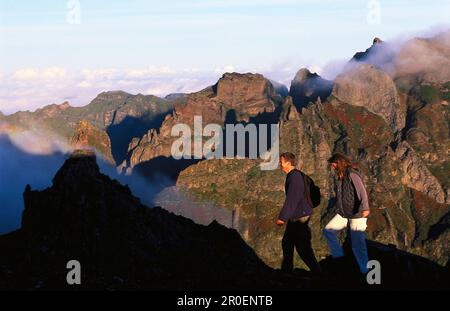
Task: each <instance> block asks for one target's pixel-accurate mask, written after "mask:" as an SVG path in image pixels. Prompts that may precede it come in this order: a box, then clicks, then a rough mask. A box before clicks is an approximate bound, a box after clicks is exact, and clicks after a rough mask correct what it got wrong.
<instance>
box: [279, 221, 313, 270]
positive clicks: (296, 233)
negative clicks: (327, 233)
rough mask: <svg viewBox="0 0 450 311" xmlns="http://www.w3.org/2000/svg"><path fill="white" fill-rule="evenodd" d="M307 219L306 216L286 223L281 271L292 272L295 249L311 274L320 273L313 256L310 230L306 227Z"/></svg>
mask: <svg viewBox="0 0 450 311" xmlns="http://www.w3.org/2000/svg"><path fill="white" fill-rule="evenodd" d="M309 218H310V217H309V216H306V217H302V218H300V219H299V220H296V221H292V220H290V221H288V223H287V226H286V231H285V232H284V236H283V241H282V247H283V263H282V265H281V270H282V271H285V272H292V270H293V268H294V247H295V248H296V250H297V253H298V255H299V256H300V258H301V259H302V260H303V261H304V262H305V264H306V265H307V266H308V268H309V269H310V270H311V271H312V272H320V266H319V263H318V262H317V260H316V257H315V256H314V251H313V249H312V246H311V230H310V228H309V225H308V223H309Z"/></svg>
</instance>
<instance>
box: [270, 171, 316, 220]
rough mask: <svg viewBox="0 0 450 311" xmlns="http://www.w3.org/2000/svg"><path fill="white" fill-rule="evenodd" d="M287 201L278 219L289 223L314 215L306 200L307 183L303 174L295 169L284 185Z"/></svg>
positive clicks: (288, 175) (289, 174)
mask: <svg viewBox="0 0 450 311" xmlns="http://www.w3.org/2000/svg"><path fill="white" fill-rule="evenodd" d="M284 187H285V191H286V200H285V201H284V205H283V208H282V209H281V212H280V215H279V216H278V219H280V220H282V221H284V222H287V221H288V220H295V219H298V218H300V217H303V216H309V215H311V214H312V207H311V205H310V204H309V203H308V202H307V200H306V198H305V183H304V181H303V176H302V173H301V172H300V171H299V170H296V169H293V170H292V171H290V172H289V173H288V174H287V176H286V183H285V185H284Z"/></svg>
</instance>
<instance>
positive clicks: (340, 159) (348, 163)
mask: <svg viewBox="0 0 450 311" xmlns="http://www.w3.org/2000/svg"><path fill="white" fill-rule="evenodd" d="M328 163H330V164H331V163H336V164H337V175H338V178H339V179H342V178H344V176H345V171H346V170H347V168H349V167H350V168H353V169H356V170H357V169H358V165H357V164H356V163H353V162H352V160H351V159H350V158H349V157H348V156H346V155H344V154H342V153H335V154H333V155H332V156H331V158H329V159H328Z"/></svg>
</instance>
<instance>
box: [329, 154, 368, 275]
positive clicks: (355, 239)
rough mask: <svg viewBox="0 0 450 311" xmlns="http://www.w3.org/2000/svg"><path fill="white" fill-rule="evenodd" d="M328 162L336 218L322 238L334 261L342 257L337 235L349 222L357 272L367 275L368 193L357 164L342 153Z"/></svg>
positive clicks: (332, 220)
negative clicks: (334, 178) (332, 174)
mask: <svg viewBox="0 0 450 311" xmlns="http://www.w3.org/2000/svg"><path fill="white" fill-rule="evenodd" d="M328 162H329V163H330V165H331V168H332V169H333V170H334V171H335V172H336V175H337V181H336V207H337V215H336V216H334V218H333V219H331V221H330V222H329V223H328V224H327V225H326V226H325V229H324V235H325V238H326V239H327V242H328V247H329V248H330V251H331V256H332V257H333V258H334V259H339V258H342V257H344V251H343V250H342V246H341V244H340V243H339V240H338V237H337V234H338V232H340V231H341V230H342V229H345V228H347V225H348V224H349V223H350V239H351V243H352V250H353V254H354V255H355V259H356V262H357V263H358V267H359V270H360V271H361V273H362V274H366V273H367V271H368V269H367V262H368V256H367V246H366V236H365V233H364V231H365V230H366V228H367V217H368V216H369V214H370V210H369V202H368V198H367V192H366V189H365V187H364V182H363V178H362V176H361V174H360V173H359V171H358V168H357V166H356V164H354V163H352V161H351V160H350V159H349V158H348V157H347V156H346V155H343V154H341V153H336V154H334V155H333V156H332V157H331V158H330V159H329V160H328Z"/></svg>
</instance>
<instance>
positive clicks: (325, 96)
mask: <svg viewBox="0 0 450 311" xmlns="http://www.w3.org/2000/svg"><path fill="white" fill-rule="evenodd" d="M449 38H450V32H446V33H443V34H440V35H438V36H435V37H432V38H415V39H412V40H409V41H407V42H406V43H404V44H402V45H401V46H400V47H399V46H395V45H394V44H393V43H389V42H384V41H382V40H380V39H378V38H377V39H376V40H374V42H373V45H372V46H371V47H370V48H368V49H367V50H366V51H364V52H359V53H356V54H355V55H354V56H353V57H352V58H351V59H350V61H349V62H348V65H347V66H346V68H345V69H344V70H343V72H342V73H341V74H340V75H338V76H337V77H336V79H335V80H334V81H328V80H325V79H323V78H321V77H320V76H319V75H318V74H316V73H312V72H310V71H309V70H308V69H306V68H303V69H300V70H299V72H298V73H297V75H296V76H295V77H294V79H293V81H292V84H291V86H290V90H289V92H287V91H286V90H285V89H283V88H282V87H280V86H279V85H275V83H272V82H271V81H269V80H268V79H266V78H265V77H263V76H262V75H259V74H251V73H246V74H240V73H226V74H224V75H223V77H222V78H221V79H219V81H218V82H217V83H216V84H215V85H213V86H211V87H208V88H206V89H204V90H201V91H199V92H196V93H192V94H174V95H172V96H168V97H166V98H164V99H163V98H158V97H155V96H151V95H149V96H144V95H141V94H139V95H130V94H128V93H125V92H121V91H116V92H105V93H102V94H99V95H98V96H97V97H96V98H95V99H94V100H93V101H92V102H91V103H90V104H89V105H87V106H85V107H79V108H75V107H71V106H70V105H69V104H68V103H64V104H61V105H50V106H47V107H44V108H42V109H39V110H37V111H36V112H18V113H15V114H13V115H9V116H4V115H0V129H1V128H3V130H4V131H7V132H8V131H12V130H16V131H20V130H27V129H39V130H44V131H47V132H49V133H56V134H58V135H59V136H60V137H62V138H63V139H65V140H67V141H68V142H70V144H72V145H73V146H74V147H76V148H80V147H83V146H91V147H93V148H95V149H96V150H97V151H98V152H99V154H100V155H102V156H103V157H104V158H105V159H107V160H109V162H111V163H114V164H115V165H116V166H118V167H119V168H120V170H121V171H123V172H127V173H129V174H133V173H134V172H139V173H140V174H143V175H145V176H147V177H148V178H150V179H152V180H155V179H156V180H158V176H161V174H166V175H167V176H168V177H169V178H171V179H172V181H173V184H176V186H177V187H178V189H181V190H182V191H186V193H187V194H189V195H190V196H192V197H194V198H195V199H196V200H198V201H204V202H212V203H214V204H216V205H218V206H221V207H223V208H226V209H230V210H232V211H233V214H234V215H235V218H236V219H235V221H234V223H235V228H236V229H237V230H238V232H239V233H240V234H241V236H242V238H243V239H244V240H245V242H247V243H248V244H249V245H250V246H251V247H252V248H253V249H254V250H255V252H256V254H257V255H258V256H259V257H260V258H261V259H263V260H264V262H265V263H266V264H268V265H270V266H272V267H275V266H278V265H279V263H280V259H281V248H280V239H281V235H282V230H281V229H280V228H277V227H276V226H275V225H274V219H275V217H276V216H277V214H278V211H279V209H280V207H281V204H282V201H283V198H284V191H283V185H284V176H283V174H282V173H281V172H280V171H278V170H277V171H261V170H260V169H259V166H258V164H259V163H260V161H259V160H250V159H245V160H237V159H236V160H226V159H225V160H202V161H187V160H186V161H175V160H174V159H172V158H171V156H170V146H171V144H172V142H173V139H174V138H173V137H171V135H170V130H171V128H172V126H173V125H175V124H177V123H187V124H192V122H193V116H194V115H201V116H202V117H203V122H204V123H210V122H214V123H218V124H221V125H224V124H225V123H243V124H247V123H248V122H254V123H279V124H280V147H281V148H280V149H281V151H291V152H294V153H295V154H296V155H297V157H298V159H299V160H300V163H299V166H300V168H301V169H302V170H303V171H305V172H306V173H308V174H309V175H310V176H311V177H312V178H313V179H314V181H315V182H316V183H317V184H318V185H320V187H321V189H322V193H323V195H324V200H322V201H323V203H322V205H321V206H320V207H318V208H317V209H316V210H315V215H314V217H313V219H312V227H313V236H314V239H313V244H314V248H315V249H316V251H317V254H318V255H319V256H325V255H327V254H328V251H327V248H326V245H325V242H324V240H323V238H322V234H321V228H323V225H324V224H325V223H326V222H327V220H329V218H330V217H331V216H332V215H333V210H332V198H333V196H334V193H333V183H332V175H331V172H330V171H329V168H328V165H327V159H328V158H329V157H330V156H331V154H332V153H333V152H337V151H341V152H345V153H348V154H350V155H352V156H353V157H354V159H355V160H357V161H358V162H359V164H360V167H361V170H362V172H363V174H364V176H365V183H366V184H367V187H368V192H369V198H370V206H371V210H372V214H371V217H370V220H369V228H368V238H369V239H370V240H374V241H377V242H380V243H384V244H392V245H395V246H396V247H397V248H398V249H402V250H405V251H408V252H412V253H415V254H418V255H420V256H424V257H427V258H429V259H431V260H433V261H435V262H437V263H439V264H441V265H446V264H447V262H448V260H449V256H450V246H449V245H450V243H449V241H450V222H449V221H450V191H449V187H450V178H449V174H448V172H449V171H450V158H449V152H450V134H449V133H450V124H449V120H450V118H449V113H450V111H449V110H450V108H449V102H450V44H449V42H450V40H449ZM155 172H156V173H157V174H155ZM169 196H170V195H169ZM166 197H167V193H166ZM329 199H330V200H329ZM156 202H157V203H158V204H159V205H161V206H162V207H164V205H165V201H164V199H160V200H159V201H158V200H156ZM170 204H171V205H172V206H173V205H174V204H175V205H176V202H173V201H171V202H170ZM179 205H180V206H182V205H183V202H180V203H179Z"/></svg>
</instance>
